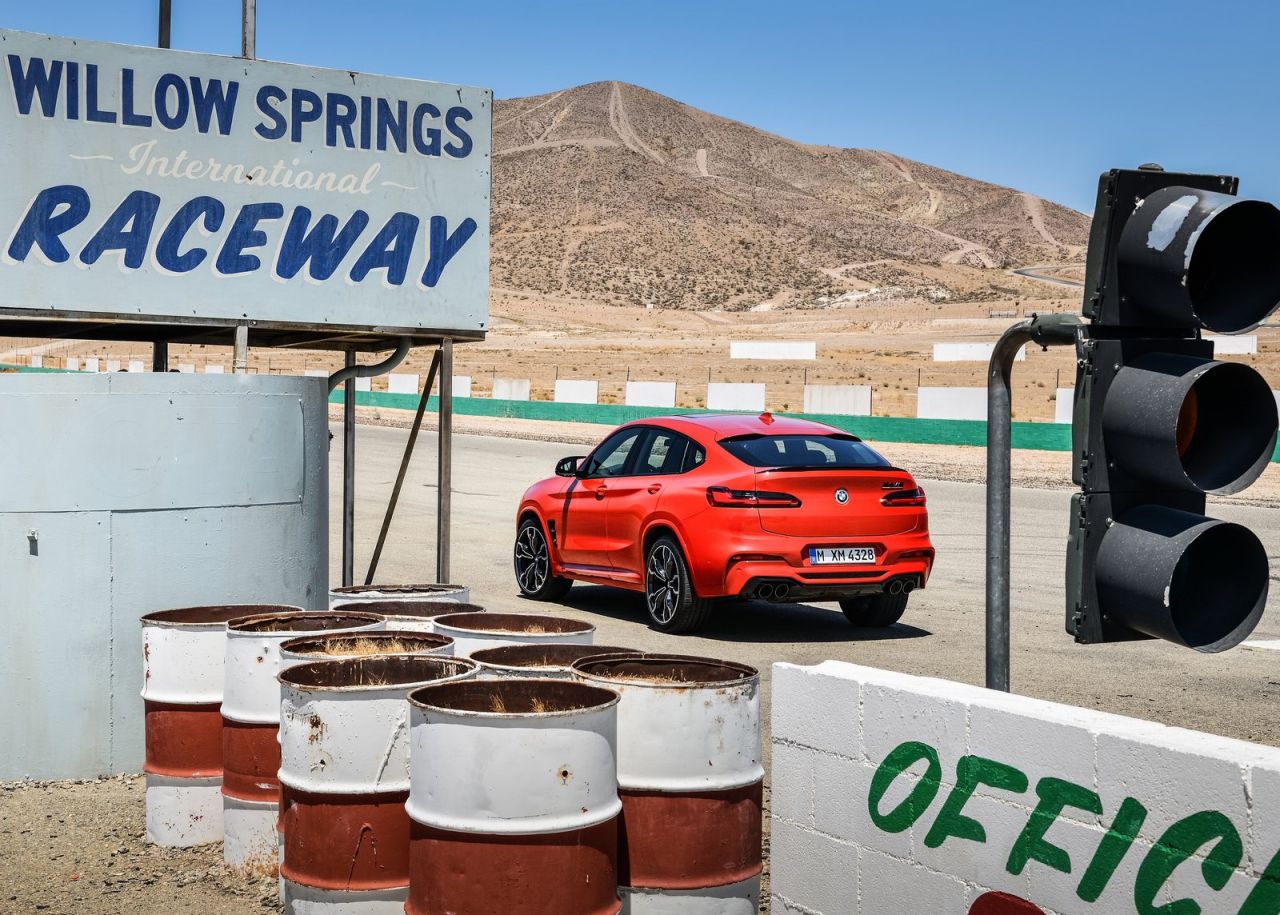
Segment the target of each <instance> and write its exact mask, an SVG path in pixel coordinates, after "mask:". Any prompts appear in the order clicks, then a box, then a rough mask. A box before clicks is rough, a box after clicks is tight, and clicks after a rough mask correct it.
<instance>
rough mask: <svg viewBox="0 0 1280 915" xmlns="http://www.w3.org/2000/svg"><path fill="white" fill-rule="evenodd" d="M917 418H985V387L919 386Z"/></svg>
mask: <svg viewBox="0 0 1280 915" xmlns="http://www.w3.org/2000/svg"><path fill="white" fill-rule="evenodd" d="M916 418H917V419H980V420H986V418H987V389H986V388H920V389H919V390H917V391H916Z"/></svg>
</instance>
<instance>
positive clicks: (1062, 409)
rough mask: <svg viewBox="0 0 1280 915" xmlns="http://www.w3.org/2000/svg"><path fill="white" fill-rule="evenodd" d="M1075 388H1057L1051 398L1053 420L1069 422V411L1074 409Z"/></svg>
mask: <svg viewBox="0 0 1280 915" xmlns="http://www.w3.org/2000/svg"><path fill="white" fill-rule="evenodd" d="M1075 397H1076V389H1075V388H1058V389H1057V392H1056V394H1055V397H1054V400H1053V421H1054V422H1055V423H1067V424H1068V425H1070V424H1071V418H1072V417H1071V412H1072V411H1073V410H1074V409H1075Z"/></svg>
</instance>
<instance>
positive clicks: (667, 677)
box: [573, 653, 760, 689]
mask: <svg viewBox="0 0 1280 915" xmlns="http://www.w3.org/2000/svg"><path fill="white" fill-rule="evenodd" d="M573 672H574V673H575V674H577V675H578V676H580V677H582V678H583V679H587V680H596V681H599V682H601V683H619V684H626V685H629V686H646V687H654V688H657V689H664V688H669V689H689V688H695V689H704V688H706V689H712V688H720V687H725V686H736V685H740V684H742V683H745V682H748V681H751V680H758V679H759V678H760V671H758V670H756V669H755V668H754V667H751V666H749V665H746V664H739V663H738V662H737V661H723V660H719V659H717V658H701V657H696V656H692V655H678V654H658V653H645V654H632V655H615V656H608V657H586V658H582V659H581V660H579V661H575V662H574V664H573Z"/></svg>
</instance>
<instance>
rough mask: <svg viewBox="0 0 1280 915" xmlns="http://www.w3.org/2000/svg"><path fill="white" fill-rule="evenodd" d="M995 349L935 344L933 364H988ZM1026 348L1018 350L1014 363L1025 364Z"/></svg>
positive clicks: (970, 345)
mask: <svg viewBox="0 0 1280 915" xmlns="http://www.w3.org/2000/svg"><path fill="white" fill-rule="evenodd" d="M995 348H996V345H995V344H994V343H935V344H933V361H934V362H990V361H991V353H992V351H993V350H994V349H995ZM1026 359H1027V348H1026V347H1025V346H1024V347H1022V349H1020V350H1018V355H1017V356H1015V357H1014V361H1015V362H1025V361H1026Z"/></svg>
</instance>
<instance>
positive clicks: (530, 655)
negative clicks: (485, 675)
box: [471, 642, 643, 670]
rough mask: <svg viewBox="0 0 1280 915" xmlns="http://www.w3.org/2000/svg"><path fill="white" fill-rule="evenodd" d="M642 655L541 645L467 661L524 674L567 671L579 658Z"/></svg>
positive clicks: (483, 653) (501, 649)
mask: <svg viewBox="0 0 1280 915" xmlns="http://www.w3.org/2000/svg"><path fill="white" fill-rule="evenodd" d="M636 654H643V652H641V651H639V650H638V649H635V648H620V647H618V646H615V645H561V644H558V643H556V642H544V643H541V644H530V645H500V646H498V647H497V648H481V649H480V650H479V651H473V652H472V653H471V660H473V661H476V662H477V663H479V664H480V666H482V667H501V668H511V669H515V668H520V669H527V670H567V669H569V668H570V667H572V666H573V663H574V662H575V661H580V660H582V659H583V658H590V657H595V656H597V655H607V656H610V657H614V656H621V655H636Z"/></svg>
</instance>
